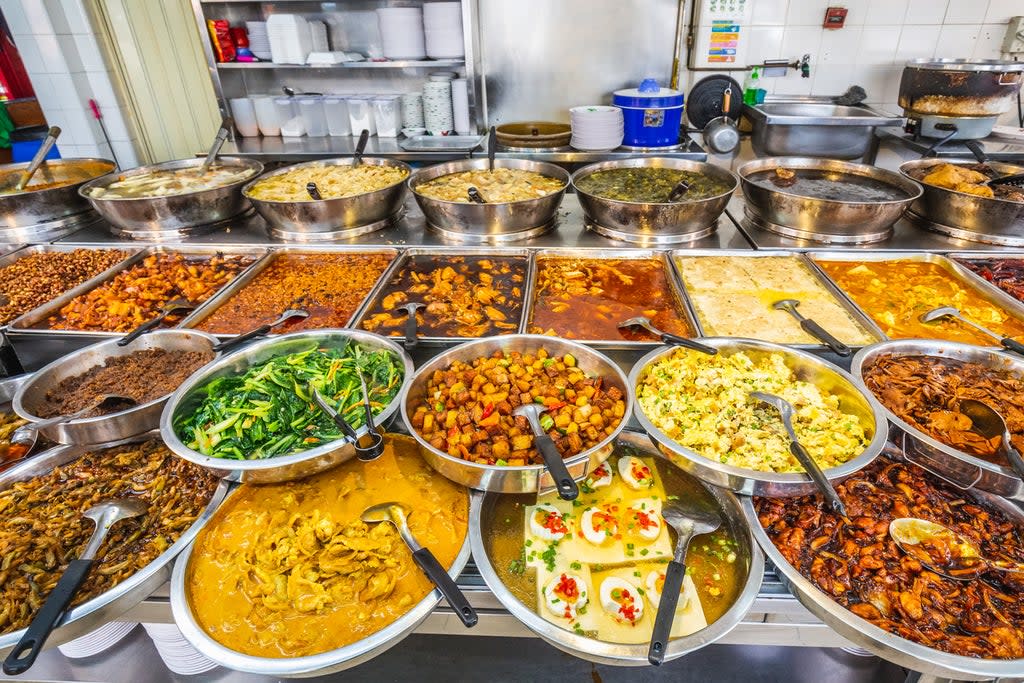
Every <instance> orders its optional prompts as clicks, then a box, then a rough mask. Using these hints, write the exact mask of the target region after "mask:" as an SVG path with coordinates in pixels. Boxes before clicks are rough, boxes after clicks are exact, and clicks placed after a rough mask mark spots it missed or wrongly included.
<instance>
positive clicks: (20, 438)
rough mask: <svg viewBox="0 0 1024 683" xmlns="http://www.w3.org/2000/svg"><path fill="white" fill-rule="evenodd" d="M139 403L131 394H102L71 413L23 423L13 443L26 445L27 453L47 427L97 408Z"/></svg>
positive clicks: (13, 436)
mask: <svg viewBox="0 0 1024 683" xmlns="http://www.w3.org/2000/svg"><path fill="white" fill-rule="evenodd" d="M137 403H138V401H136V400H135V399H134V398H132V397H130V396H121V395H119V394H100V395H99V396H97V397H96V400H95V401H93V403H92V404H91V405H89V406H87V407H85V408H82V409H81V410H79V411H77V412H74V413H71V414H70V415H58V416H57V417H50V418H47V419H45V420H40V421H38V422H29V423H28V424H26V425H22V426H21V427H18V428H17V429H15V430H14V433H13V434H11V439H10V441H11V443H12V444H19V445H21V446H25V447H26V450H25V455H28V454H29V453H31V452H32V448H33V447H35V445H36V441H37V440H38V439H39V432H40V431H41V430H43V429H46V428H47V427H51V426H53V425H56V424H60V423H61V422H70V421H71V420H74V419H76V418H79V417H82V416H83V415H87V414H88V413H91V412H92V411H94V410H96V409H97V408H102V409H104V410H106V409H109V408H114V407H118V406H120V407H121V409H122V410H123V409H125V408H128V407H131V406H134V405H136V404H137Z"/></svg>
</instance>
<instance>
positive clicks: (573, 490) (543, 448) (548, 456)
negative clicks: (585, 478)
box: [533, 434, 580, 500]
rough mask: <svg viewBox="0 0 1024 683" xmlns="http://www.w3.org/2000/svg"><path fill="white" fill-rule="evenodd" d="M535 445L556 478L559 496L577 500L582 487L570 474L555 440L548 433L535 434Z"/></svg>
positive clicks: (549, 470)
mask: <svg viewBox="0 0 1024 683" xmlns="http://www.w3.org/2000/svg"><path fill="white" fill-rule="evenodd" d="M533 445H534V446H536V447H537V450H539V451H540V455H541V457H542V458H544V465H545V466H546V467H547V468H548V472H550V473H551V478H552V479H554V480H555V489H556V490H557V491H558V497H559V498H561V499H562V500H576V499H577V498H578V497H579V495H580V487H579V486H577V485H576V482H575V481H573V479H572V475H570V474H569V468H568V467H566V466H565V460H562V454H561V453H559V452H558V447H557V446H555V442H554V440H553V439H552V438H551V437H550V436H548V435H547V434H541V435H539V436H537V435H535V436H534V437H533Z"/></svg>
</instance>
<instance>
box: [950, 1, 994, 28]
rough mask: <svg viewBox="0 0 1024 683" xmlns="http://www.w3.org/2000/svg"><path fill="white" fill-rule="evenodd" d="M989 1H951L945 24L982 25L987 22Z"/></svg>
mask: <svg viewBox="0 0 1024 683" xmlns="http://www.w3.org/2000/svg"><path fill="white" fill-rule="evenodd" d="M987 11H988V0H949V6H948V7H947V8H946V18H945V20H944V21H943V23H944V24H947V25H948V24H980V23H981V22H983V21H985V13H986V12H987Z"/></svg>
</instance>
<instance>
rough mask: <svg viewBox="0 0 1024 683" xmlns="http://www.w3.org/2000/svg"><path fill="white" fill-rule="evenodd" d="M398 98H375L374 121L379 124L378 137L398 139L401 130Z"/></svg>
mask: <svg viewBox="0 0 1024 683" xmlns="http://www.w3.org/2000/svg"><path fill="white" fill-rule="evenodd" d="M399 109H400V106H399V102H398V97H395V96H387V97H374V98H373V120H374V122H375V123H376V124H377V135H378V136H379V137H382V138H394V137H398V130H399V128H401V127H402V126H401V123H402V119H401V114H400V113H399Z"/></svg>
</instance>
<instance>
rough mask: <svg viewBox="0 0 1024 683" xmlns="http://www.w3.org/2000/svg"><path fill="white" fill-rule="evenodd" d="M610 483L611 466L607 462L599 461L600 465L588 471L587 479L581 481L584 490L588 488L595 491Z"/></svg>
mask: <svg viewBox="0 0 1024 683" xmlns="http://www.w3.org/2000/svg"><path fill="white" fill-rule="evenodd" d="M611 483H612V468H611V466H610V465H609V464H608V463H607V462H603V463H601V466H600V467H598V468H597V469H596V470H594V471H593V472H591V473H590V476H589V477H587V480H586V481H585V482H583V484H584V490H587V489H589V490H590V491H596V490H598V489H602V488H604V487H605V486H611Z"/></svg>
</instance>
